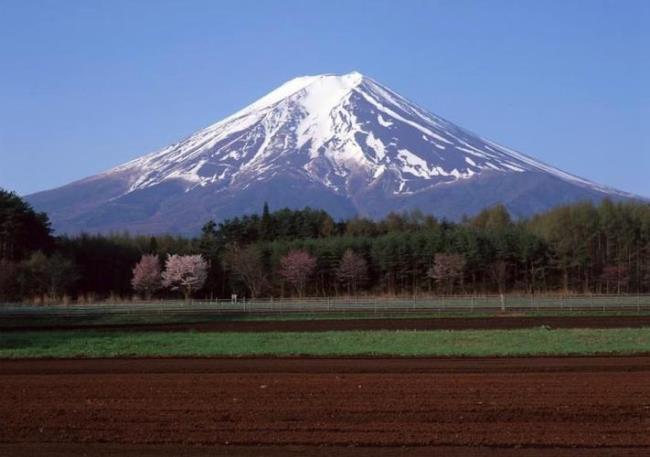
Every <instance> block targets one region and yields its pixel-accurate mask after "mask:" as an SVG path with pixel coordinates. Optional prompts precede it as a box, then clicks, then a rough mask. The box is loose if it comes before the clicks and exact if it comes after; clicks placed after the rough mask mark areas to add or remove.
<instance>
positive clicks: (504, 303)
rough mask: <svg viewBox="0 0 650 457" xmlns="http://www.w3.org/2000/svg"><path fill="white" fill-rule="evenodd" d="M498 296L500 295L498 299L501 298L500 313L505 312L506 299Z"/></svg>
mask: <svg viewBox="0 0 650 457" xmlns="http://www.w3.org/2000/svg"><path fill="white" fill-rule="evenodd" d="M499 295H500V298H501V312H505V311H506V299H505V297H504V296H503V294H499Z"/></svg>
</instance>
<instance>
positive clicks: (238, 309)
mask: <svg viewBox="0 0 650 457" xmlns="http://www.w3.org/2000/svg"><path fill="white" fill-rule="evenodd" d="M478 311H484V312H505V311H508V312H516V311H522V312H525V311H553V312H558V311H559V312H562V311H620V312H634V311H635V312H640V311H650V294H649V295H579V296H577V295H571V296H569V295H555V296H551V295H488V296H449V297H441V296H437V297H420V296H415V297H310V298H301V299H297V298H292V299H286V298H285V299H273V298H268V299H255V300H245V299H244V300H210V301H207V300H194V301H191V302H182V301H154V302H133V303H123V304H112V303H111V304H108V303H105V304H102V303H100V304H93V305H65V306H64V305H48V306H34V305H19V304H4V305H0V318H2V319H12V318H29V317H47V316H52V317H83V316H90V317H92V316H93V315H124V314H126V315H132V314H143V315H158V314H215V315H217V314H224V315H228V314H242V313H243V314H255V313H260V314H261V313H277V314H283V313H284V314H290V313H328V312H330V313H341V314H345V313H355V312H357V313H415V312H420V313H427V312H430V313H436V312H439V313H442V312H459V313H472V312H478Z"/></svg>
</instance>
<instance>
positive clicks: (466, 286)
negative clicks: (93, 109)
mask: <svg viewBox="0 0 650 457" xmlns="http://www.w3.org/2000/svg"><path fill="white" fill-rule="evenodd" d="M261 210H262V211H261V214H253V215H245V216H242V217H237V218H234V219H229V220H224V221H221V222H218V223H217V222H214V221H206V223H205V225H204V226H203V228H202V231H201V233H200V234H197V236H195V237H181V236H172V235H160V236H141V235H137V236H136V235H129V234H128V233H127V232H124V233H113V234H110V235H100V234H79V235H75V236H54V235H53V234H52V230H51V228H50V223H49V220H48V217H47V215H46V214H43V213H36V212H35V211H34V210H33V209H32V208H31V207H30V206H29V204H27V203H26V202H25V201H24V200H22V199H21V198H20V197H19V196H17V195H16V194H14V193H11V192H7V191H2V190H0V300H1V301H4V302H15V301H29V302H37V303H41V302H48V301H50V302H56V301H63V302H68V301H77V302H94V301H99V300H106V299H115V300H118V299H122V300H129V299H132V298H133V297H136V296H138V295H140V296H141V295H142V294H139V293H138V291H136V290H134V284H135V283H134V282H133V279H134V272H135V266H136V264H138V262H140V261H141V259H143V256H147V258H148V259H149V261H150V262H149V264H154V266H155V264H157V263H158V264H160V267H162V266H163V265H164V264H165V262H166V260H169V259H170V256H174V255H176V256H177V257H183V256H185V257H187V258H189V257H190V256H192V257H194V258H195V259H198V261H200V262H204V263H203V265H205V278H202V279H204V281H202V287H201V288H200V289H198V288H197V290H193V291H192V292H191V295H192V296H193V297H195V298H227V297H228V298H229V297H230V296H231V294H238V295H239V296H245V297H271V296H273V297H288V296H307V295H308V296H336V295H413V294H432V295H433V294H435V295H450V294H491V293H512V292H521V293H547V292H562V293H598V294H601V293H607V294H636V293H648V292H650V205H649V204H647V203H643V202H630V201H626V202H613V201H610V200H604V201H602V202H601V203H600V204H598V205H595V204H593V203H589V202H584V203H577V204H571V205H567V206H562V207H558V208H556V209H553V210H551V211H548V212H545V213H541V214H538V215H536V216H534V217H531V218H528V219H514V218H512V217H511V215H510V214H508V211H507V210H506V209H505V208H504V207H503V206H495V207H493V208H489V209H486V210H484V211H483V212H481V213H480V214H478V215H476V216H474V217H466V218H463V220H461V221H459V222H450V221H445V220H438V219H436V218H434V217H432V216H429V215H424V214H422V213H420V212H418V211H414V212H410V213H405V214H389V215H388V216H387V217H385V218H384V219H382V220H371V219H366V218H361V217H359V218H354V219H350V220H345V221H335V220H334V219H332V217H330V216H329V215H328V214H327V213H325V212H324V211H321V210H314V209H310V208H305V209H302V210H290V209H280V210H278V211H273V212H271V211H270V210H269V208H268V206H266V205H265V206H264V208H262V209H261ZM198 256H200V258H199V257H198ZM152 259H153V260H152ZM149 292H151V293H150V294H147V295H150V296H153V297H154V298H160V299H162V298H173V297H180V296H181V291H179V290H170V289H169V288H167V289H165V288H160V287H157V288H155V289H151V290H150V291H149Z"/></svg>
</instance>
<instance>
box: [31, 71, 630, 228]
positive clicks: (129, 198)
mask: <svg viewBox="0 0 650 457" xmlns="http://www.w3.org/2000/svg"><path fill="white" fill-rule="evenodd" d="M604 197H611V198H614V199H623V198H634V196H633V195H630V194H626V193H623V192H620V191H617V190H614V189H611V188H608V187H605V186H601V185H598V184H595V183H593V182H591V181H588V180H586V179H582V178H579V177H577V176H574V175H571V174H569V173H566V172H564V171H561V170H558V169H557V168H554V167H551V166H549V165H545V164H544V163H542V162H539V161H537V160H535V159H533V158H531V157H529V156H526V155H524V154H521V153H519V152H517V151H514V150H512V149H509V148H507V147H504V146H501V145H499V144H496V143H494V142H492V141H490V140H487V139H485V138H483V137H481V136H478V135H476V134H474V133H472V132H470V131H468V130H465V129H463V128H461V127H458V126H456V125H454V124H453V123H451V122H449V121H447V120H445V119H443V118H441V117H438V116H436V115H434V114H431V113H429V112H427V111H426V110H424V109H422V108H420V107H418V106H416V105H415V104H413V103H412V102H410V101H408V100H406V99H405V98H403V97H401V96H400V95H398V94H397V93H395V92H393V91H392V90H390V89H388V88H387V87H385V86H383V85H381V84H379V83H378V82H376V81H374V80H372V79H370V78H368V77H366V76H364V75H362V74H360V73H357V72H353V73H349V74H345V75H341V76H338V75H319V76H304V77H300V78H296V79H292V80H290V81H288V82H287V83H285V84H283V85H282V86H280V87H279V88H277V89H275V90H274V91H272V92H270V93H269V94H267V95H266V96H264V97H262V98H260V99H259V100H257V101H256V102H254V103H253V104H251V105H249V106H247V107H246V108H244V109H243V110H241V111H239V112H237V113H235V114H233V115H231V116H229V117H227V118H225V119H223V120H222V121H220V122H217V123H216V124H213V125H211V126H209V127H207V128H205V129H203V130H200V131H198V132H196V133H195V134H193V135H191V136H190V137H188V138H186V139H184V140H182V141H180V142H179V143H176V144H173V145H171V146H169V147H166V148H164V149H162V150H160V151H157V152H154V153H151V154H148V155H145V156H143V157H141V158H138V159H135V160H132V161H130V162H128V163H125V164H124V165H120V166H118V167H116V168H113V169H111V170H108V171H106V172H104V173H101V174H99V175H96V176H92V177H89V178H86V179H82V180H80V181H76V182H73V183H71V184H68V185H66V186H63V187H60V188H57V189H53V190H49V191H45V192H39V193H36V194H33V195H30V196H28V197H27V199H28V201H29V202H30V203H31V204H32V205H33V206H34V207H35V208H36V209H38V210H40V211H46V212H47V213H48V214H49V215H50V218H51V219H52V221H53V225H54V227H55V229H56V230H57V232H59V233H61V232H68V233H76V232H80V231H87V232H109V231H117V230H129V231H130V232H133V233H161V232H172V233H195V232H197V231H198V230H199V228H200V227H201V226H202V225H203V224H204V223H205V222H206V221H207V220H208V219H216V220H222V219H224V218H229V217H233V216H237V215H241V214H243V213H251V212H259V211H260V209H261V208H262V205H263V203H264V202H265V201H267V202H268V203H269V205H270V206H271V208H274V209H278V208H281V207H291V208H302V207H305V206H311V207H313V208H323V209H325V210H326V211H328V212H329V213H330V214H332V215H333V216H334V217H337V218H341V217H350V216H353V215H363V216H369V217H381V216H383V215H385V214H387V213H388V212H390V211H405V210H410V209H414V208H419V209H420V210H422V211H423V212H425V213H433V214H434V215H436V216H439V217H445V218H449V219H458V218H460V217H461V216H462V215H465V214H467V215H471V214H474V213H476V212H478V211H480V210H481V209H483V208H485V207H488V206H492V205H494V204H497V203H503V204H504V205H505V206H506V207H507V208H508V209H509V210H510V211H511V212H512V213H513V214H514V215H515V216H526V215H530V214H532V213H535V212H538V211H542V210H546V209H549V208H551V207H553V206H556V205H559V204H564V203H570V202H574V201H578V200H591V201H597V200H600V199H602V198H604Z"/></svg>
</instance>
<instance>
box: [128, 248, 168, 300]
mask: <svg viewBox="0 0 650 457" xmlns="http://www.w3.org/2000/svg"><path fill="white" fill-rule="evenodd" d="M131 285H132V286H133V288H134V289H135V290H136V291H137V292H140V293H142V294H143V295H144V296H145V298H146V299H147V300H150V299H151V296H152V295H153V294H154V293H155V292H156V291H157V290H159V289H160V288H161V287H162V280H161V276H160V259H159V258H158V256H157V255H153V254H145V255H143V256H142V257H141V258H140V261H139V262H138V263H136V264H135V267H133V278H132V279H131Z"/></svg>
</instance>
